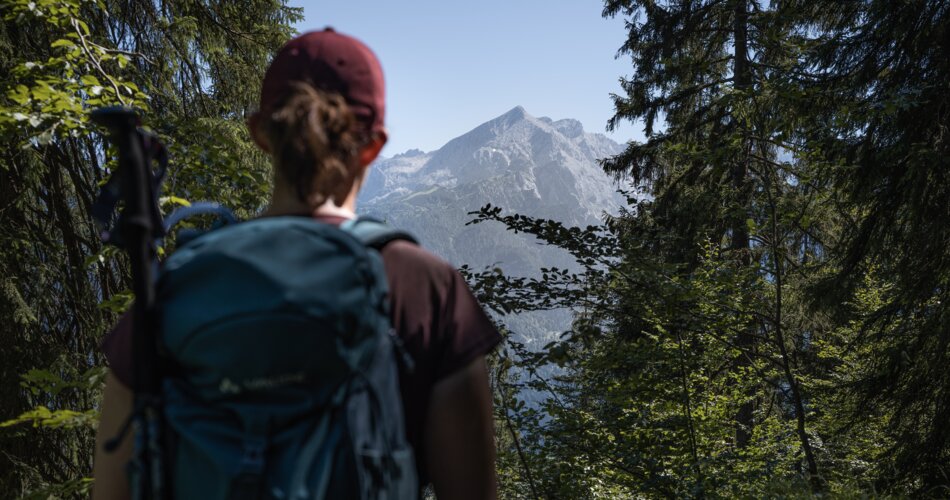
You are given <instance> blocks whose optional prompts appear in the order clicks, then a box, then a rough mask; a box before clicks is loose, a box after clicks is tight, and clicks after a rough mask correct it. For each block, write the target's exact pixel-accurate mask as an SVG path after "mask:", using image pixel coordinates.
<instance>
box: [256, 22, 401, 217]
mask: <svg viewBox="0 0 950 500" xmlns="http://www.w3.org/2000/svg"><path fill="white" fill-rule="evenodd" d="M384 115H385V96H384V91H383V73H382V68H381V67H380V64H379V61H378V60H377V59H376V56H375V55H374V54H373V52H372V51H371V50H370V49H369V48H368V47H367V46H366V45H364V44H363V43H362V42H360V41H359V40H356V39H355V38H352V37H349V36H346V35H343V34H340V33H337V32H335V31H333V30H331V29H329V28H328V29H326V30H324V31H314V32H310V33H306V34H304V35H301V36H299V37H297V38H294V39H293V40H291V41H290V42H288V43H287V44H286V45H284V47H283V48H281V49H280V51H279V52H278V53H277V56H276V57H275V58H274V60H273V62H271V65H270V67H269V68H268V69H267V73H266V74H265V75H264V82H263V85H262V86H261V102H260V111H258V112H257V113H255V114H254V115H252V116H251V118H250V120H249V125H250V128H251V135H252V137H253V138H254V142H255V143H257V145H258V146H260V147H261V148H262V149H264V150H265V151H267V152H268V153H270V155H271V157H272V158H273V160H274V167H275V184H277V186H275V195H276V193H279V192H281V191H282V189H283V190H284V191H286V192H290V193H293V194H294V195H295V196H296V198H297V200H298V201H299V202H302V203H306V204H307V205H308V206H310V207H316V206H319V205H321V204H323V203H324V202H325V201H327V200H329V199H332V200H333V201H334V203H335V204H337V205H342V204H343V203H344V202H345V201H346V200H347V198H348V197H351V194H352V196H355V192H356V190H357V189H358V188H359V185H360V183H361V181H362V178H363V175H364V172H365V170H366V167H367V166H368V165H369V164H370V163H371V162H372V161H373V160H374V159H375V158H376V156H377V155H378V154H379V151H380V149H382V147H383V145H384V144H385V143H386V130H385V128H384V126H383V119H384Z"/></svg>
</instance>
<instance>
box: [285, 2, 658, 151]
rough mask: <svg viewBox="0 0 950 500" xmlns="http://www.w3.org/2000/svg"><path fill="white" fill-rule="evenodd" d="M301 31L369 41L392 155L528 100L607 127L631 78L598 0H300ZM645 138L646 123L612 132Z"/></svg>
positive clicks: (534, 107)
mask: <svg viewBox="0 0 950 500" xmlns="http://www.w3.org/2000/svg"><path fill="white" fill-rule="evenodd" d="M291 3H292V4H295V5H301V6H303V7H304V16H305V19H304V21H303V22H301V23H300V24H298V25H297V29H298V30H300V31H301V32H304V31H310V30H315V29H322V28H323V27H325V26H328V25H329V26H333V27H334V28H335V29H336V30H337V31H340V32H343V33H347V34H350V35H353V36H355V37H357V38H360V39H362V40H363V41H364V42H366V44H367V45H369V46H370V47H371V48H372V49H373V50H374V51H375V52H376V54H377V55H378V56H379V58H380V60H381V61H382V64H383V71H384V72H385V75H386V84H387V85H386V90H387V96H388V99H387V110H386V115H387V116H386V118H387V119H386V122H387V125H388V128H389V133H390V142H389V145H388V146H387V147H386V148H385V149H384V150H383V154H384V155H386V156H392V155H394V154H397V153H401V152H403V151H405V150H407V149H410V148H419V149H422V150H424V151H431V150H434V149H436V148H438V147H440V146H442V145H443V144H445V143H446V142H448V141H449V140H450V139H452V138H455V137H457V136H459V135H461V134H463V133H465V132H467V131H469V130H471V129H472V128H474V127H476V126H478V125H480V124H481V123H483V122H485V121H488V120H490V119H492V118H494V117H496V116H498V115H501V114H502V113H504V112H506V111H508V110H509V109H511V108H513V107H515V106H518V105H521V106H524V107H525V109H526V110H527V111H528V113H530V114H532V115H534V116H549V117H551V118H554V119H560V118H575V119H578V120H580V121H581V123H583V124H584V128H585V129H586V130H587V131H592V132H604V127H605V126H606V124H607V120H608V119H609V118H610V117H611V116H612V115H613V104H612V102H611V100H610V93H612V92H615V93H619V92H620V90H621V89H620V84H619V82H618V79H619V77H620V76H621V75H626V76H629V75H630V73H631V71H632V69H631V68H632V66H631V63H630V61H629V58H628V57H624V58H621V59H615V58H614V56H615V54H616V52H617V48H618V47H620V45H621V44H622V43H623V41H624V34H625V33H624V26H623V20H622V19H619V18H618V19H603V18H602V17H601V16H600V12H601V9H602V8H603V4H602V3H601V2H599V1H597V0H480V1H456V0H441V1H438V0H403V1H398V0H338V1H329V0H322V1H318V0H297V1H292V2H291ZM609 135H610V136H611V137H612V138H613V139H614V140H616V141H618V142H625V141H627V140H629V139H631V138H634V137H636V138H642V127H634V126H632V125H625V126H623V127H621V128H619V129H618V131H617V132H615V133H613V134H609Z"/></svg>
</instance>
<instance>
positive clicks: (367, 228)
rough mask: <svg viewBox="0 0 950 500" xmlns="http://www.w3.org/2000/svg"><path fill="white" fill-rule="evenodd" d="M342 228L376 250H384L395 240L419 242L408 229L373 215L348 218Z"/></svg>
mask: <svg viewBox="0 0 950 500" xmlns="http://www.w3.org/2000/svg"><path fill="white" fill-rule="evenodd" d="M340 229H342V230H344V231H346V232H348V233H350V234H352V235H353V236H354V237H356V239H358V240H360V241H361V242H362V243H363V244H364V245H366V246H368V247H370V248H375V249H376V250H382V248H383V247H384V246H386V244H387V243H389V242H391V241H395V240H404V241H408V242H410V243H414V244H416V245H418V244H419V242H418V241H417V240H416V238H415V237H414V236H412V235H411V234H409V233H407V232H406V231H402V230H400V229H395V228H392V227H390V226H388V225H386V223H384V222H381V221H378V220H376V219H373V218H371V217H358V218H356V219H352V220H348V221H346V222H344V223H343V224H342V225H340Z"/></svg>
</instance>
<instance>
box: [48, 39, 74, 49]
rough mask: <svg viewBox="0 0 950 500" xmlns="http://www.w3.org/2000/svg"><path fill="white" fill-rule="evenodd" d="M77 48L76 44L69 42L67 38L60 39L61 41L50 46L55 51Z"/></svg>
mask: <svg viewBox="0 0 950 500" xmlns="http://www.w3.org/2000/svg"><path fill="white" fill-rule="evenodd" d="M75 46H76V44H75V42H73V41H72V40H67V39H65V38H60V39H59V40H56V41H55V42H53V43H51V44H50V47H51V48H54V49H56V48H59V47H75Z"/></svg>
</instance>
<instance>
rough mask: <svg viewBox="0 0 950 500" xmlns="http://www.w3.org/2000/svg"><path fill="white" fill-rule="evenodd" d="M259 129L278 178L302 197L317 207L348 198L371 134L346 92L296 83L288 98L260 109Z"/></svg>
mask: <svg viewBox="0 0 950 500" xmlns="http://www.w3.org/2000/svg"><path fill="white" fill-rule="evenodd" d="M260 127H261V131H262V132H264V135H265V137H266V138H267V141H268V142H269V144H270V151H271V156H272V157H273V158H274V167H275V169H276V172H277V173H278V174H279V178H281V179H282V180H283V181H284V182H288V183H290V184H291V185H292V186H294V187H295V188H296V190H297V198H299V199H300V201H302V202H305V203H309V204H311V205H313V206H316V205H321V204H323V203H324V202H325V201H327V200H328V199H330V198H331V197H332V198H334V199H335V200H337V202H339V201H340V200H342V199H343V198H344V197H345V196H346V192H347V191H348V190H349V187H350V182H349V181H350V180H351V179H352V176H353V173H354V170H355V167H356V162H357V160H358V154H359V148H360V146H361V145H362V144H363V142H364V141H365V138H366V137H365V136H366V134H365V132H364V130H363V129H364V127H362V126H361V125H360V123H359V122H358V121H357V120H356V116H355V115H354V114H353V112H352V111H350V109H349V106H347V104H346V101H345V100H344V99H343V97H342V96H340V95H339V94H338V93H330V92H325V91H322V90H320V89H317V88H315V87H313V86H312V85H310V84H307V83H303V82H293V83H292V84H291V86H290V92H289V93H288V94H287V95H286V97H284V99H282V100H281V101H279V102H278V103H277V105H276V106H275V107H274V108H273V109H272V110H270V111H267V112H263V113H261V122H260Z"/></svg>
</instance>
